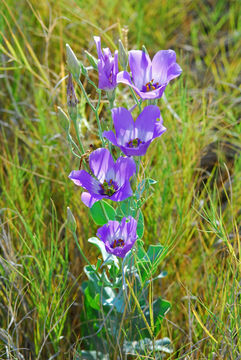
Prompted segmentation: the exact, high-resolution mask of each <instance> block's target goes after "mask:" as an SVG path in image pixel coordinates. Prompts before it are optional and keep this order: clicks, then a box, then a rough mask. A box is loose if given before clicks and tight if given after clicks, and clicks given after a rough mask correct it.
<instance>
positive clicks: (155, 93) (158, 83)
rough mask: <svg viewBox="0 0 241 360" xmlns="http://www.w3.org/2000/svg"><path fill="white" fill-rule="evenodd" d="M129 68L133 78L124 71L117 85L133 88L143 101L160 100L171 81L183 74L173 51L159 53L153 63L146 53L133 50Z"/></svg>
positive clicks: (130, 54) (118, 76) (118, 78)
mask: <svg viewBox="0 0 241 360" xmlns="http://www.w3.org/2000/svg"><path fill="white" fill-rule="evenodd" d="M129 66H130V70H131V76H130V74H129V73H128V72H127V71H122V72H120V73H119V74H118V75H117V83H123V84H126V85H129V86H131V87H132V88H133V89H134V90H135V92H136V93H137V94H138V95H139V96H140V98H141V99H143V100H145V99H158V98H160V97H161V96H162V95H163V92H164V90H165V88H166V86H167V84H168V83H169V81H170V80H172V79H174V78H175V77H177V76H179V75H180V74H181V72H182V69H181V68H180V66H179V65H178V64H177V63H176V53H175V51H173V50H160V51H158V52H157V53H156V55H155V56H154V58H153V60H152V61H151V59H150V57H149V55H148V54H147V53H145V52H144V51H141V50H131V51H130V52H129Z"/></svg>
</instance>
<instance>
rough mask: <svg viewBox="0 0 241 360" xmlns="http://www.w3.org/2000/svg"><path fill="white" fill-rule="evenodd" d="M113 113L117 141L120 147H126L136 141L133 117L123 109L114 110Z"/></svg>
mask: <svg viewBox="0 0 241 360" xmlns="http://www.w3.org/2000/svg"><path fill="white" fill-rule="evenodd" d="M111 113H112V118H113V122H114V127H115V132H116V140H117V142H118V144H119V145H125V144H126V143H127V142H129V141H130V140H132V139H134V135H135V131H134V130H135V129H134V120H133V118H132V115H131V113H130V112H129V111H128V110H127V109H125V108H123V107H118V108H114V109H112V110H111Z"/></svg>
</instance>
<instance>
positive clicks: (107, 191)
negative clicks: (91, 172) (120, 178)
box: [100, 179, 117, 196]
mask: <svg viewBox="0 0 241 360" xmlns="http://www.w3.org/2000/svg"><path fill="white" fill-rule="evenodd" d="M100 186H101V188H102V190H103V195H107V196H112V195H113V194H114V193H115V192H116V190H117V188H116V184H115V183H114V182H113V180H112V179H110V180H109V181H107V180H104V182H103V184H101V185H100Z"/></svg>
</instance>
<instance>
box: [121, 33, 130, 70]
mask: <svg viewBox="0 0 241 360" xmlns="http://www.w3.org/2000/svg"><path fill="white" fill-rule="evenodd" d="M119 60H120V64H121V66H122V67H123V69H124V70H126V68H127V65H128V54H127V51H126V49H125V48H124V45H123V43H122V41H121V39H119Z"/></svg>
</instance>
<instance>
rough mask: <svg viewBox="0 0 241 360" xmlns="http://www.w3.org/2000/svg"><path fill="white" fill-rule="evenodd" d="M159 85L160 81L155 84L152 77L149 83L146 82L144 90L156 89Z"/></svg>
mask: <svg viewBox="0 0 241 360" xmlns="http://www.w3.org/2000/svg"><path fill="white" fill-rule="evenodd" d="M158 85H159V83H158V82H156V83H155V84H154V79H151V81H149V82H148V83H146V85H145V89H144V90H146V92H148V91H152V90H156V89H157V88H158Z"/></svg>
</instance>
